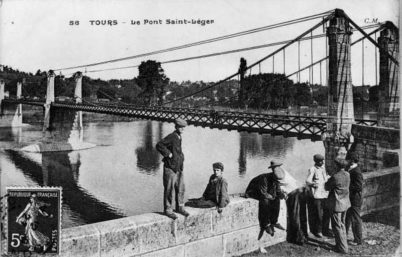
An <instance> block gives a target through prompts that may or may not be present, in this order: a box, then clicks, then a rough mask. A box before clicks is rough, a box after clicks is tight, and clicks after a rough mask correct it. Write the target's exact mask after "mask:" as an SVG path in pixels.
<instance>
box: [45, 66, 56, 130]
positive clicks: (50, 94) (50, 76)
mask: <svg viewBox="0 0 402 257" xmlns="http://www.w3.org/2000/svg"><path fill="white" fill-rule="evenodd" d="M55 77H56V75H55V74H54V72H53V71H52V70H50V71H49V72H48V73H47V87H46V101H45V105H44V107H45V118H44V120H43V131H46V130H49V129H50V126H51V121H50V108H51V105H52V103H53V102H54V78H55Z"/></svg>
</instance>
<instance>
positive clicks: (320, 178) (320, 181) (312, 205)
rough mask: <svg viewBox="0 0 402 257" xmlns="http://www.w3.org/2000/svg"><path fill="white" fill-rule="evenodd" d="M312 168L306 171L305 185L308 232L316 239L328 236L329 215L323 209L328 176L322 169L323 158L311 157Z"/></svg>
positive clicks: (323, 168)
mask: <svg viewBox="0 0 402 257" xmlns="http://www.w3.org/2000/svg"><path fill="white" fill-rule="evenodd" d="M313 160H314V166H313V167H311V168H310V169H309V170H308V176H307V179H306V185H307V186H308V188H309V189H310V193H311V194H310V198H309V199H308V201H307V202H308V203H307V206H308V219H309V226H310V232H311V233H313V235H314V236H316V237H318V238H322V237H323V235H322V233H323V232H324V234H327V235H328V234H329V221H330V214H329V211H328V208H326V207H325V202H326V199H327V198H328V191H327V190H325V188H324V187H325V182H327V181H328V178H329V176H328V174H327V172H326V170H325V167H324V156H322V155H321V154H316V155H314V157H313Z"/></svg>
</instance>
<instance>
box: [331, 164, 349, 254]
mask: <svg viewBox="0 0 402 257" xmlns="http://www.w3.org/2000/svg"><path fill="white" fill-rule="evenodd" d="M335 163H336V165H337V172H336V173H335V174H334V175H333V176H332V177H331V178H329V179H328V181H327V182H326V183H325V189H326V190H328V191H329V195H328V208H329V210H330V212H331V223H332V230H333V233H334V236H335V243H336V245H335V251H337V252H340V253H347V252H348V244H347V237H346V228H345V218H346V211H347V210H348V209H349V207H350V199H349V186H350V175H349V173H348V172H347V171H346V167H347V165H348V162H347V161H346V160H344V159H340V158H337V159H335Z"/></svg>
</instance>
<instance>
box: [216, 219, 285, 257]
mask: <svg viewBox="0 0 402 257" xmlns="http://www.w3.org/2000/svg"><path fill="white" fill-rule="evenodd" d="M259 232H260V227H259V226H258V225H257V226H253V227H249V228H245V229H241V230H237V231H234V232H231V233H227V234H224V235H223V242H224V245H225V253H224V256H233V255H236V256H237V255H241V254H244V253H248V252H252V251H254V250H257V249H258V248H259V247H260V244H261V245H262V246H264V247H267V246H270V245H274V244H277V243H280V242H283V241H284V240H285V239H286V233H285V232H284V231H278V230H276V232H275V236H273V237H272V236H270V235H267V234H266V233H265V234H264V236H263V237H262V238H261V240H260V242H259V241H258V240H257V236H258V234H259Z"/></svg>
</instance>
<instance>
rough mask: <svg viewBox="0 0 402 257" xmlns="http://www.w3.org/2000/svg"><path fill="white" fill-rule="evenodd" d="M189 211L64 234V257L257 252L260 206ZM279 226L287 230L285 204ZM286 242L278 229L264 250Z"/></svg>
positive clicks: (246, 203) (240, 202)
mask: <svg viewBox="0 0 402 257" xmlns="http://www.w3.org/2000/svg"><path fill="white" fill-rule="evenodd" d="M187 210H188V211H189V213H190V214H191V215H190V216H189V217H187V218H184V217H183V216H181V215H179V216H180V217H179V218H178V219H177V220H176V221H173V220H171V219H169V218H167V217H166V216H164V215H161V214H158V213H148V214H142V215H137V216H131V217H126V218H121V219H116V220H111V221H105V222H99V223H95V224H90V225H84V226H79V227H73V228H68V229H63V231H62V235H61V240H62V242H61V243H62V246H61V252H62V254H61V255H60V256H63V257H70V256H71V257H73V256H74V257H79V256H85V257H90V256H93V257H95V256H96V257H99V256H102V257H103V256H118V257H123V256H147V257H150V256H163V257H168V256H178V257H179V256H183V257H184V256H191V257H197V256H202V257H206V256H208V257H213V256H234V255H240V254H243V253H247V252H251V251H254V250H257V249H258V247H259V243H258V241H257V236H258V233H259V225H258V201H256V200H253V199H245V198H240V197H235V198H232V199H231V203H230V204H229V205H228V206H227V207H226V208H224V209H223V212H222V213H221V214H219V213H218V212H217V211H216V210H215V209H214V208H212V209H195V208H189V207H188V209H187ZM279 222H280V223H281V224H282V225H283V226H286V207H285V202H284V201H281V213H280V218H279ZM285 237H286V236H285V232H284V231H281V230H279V231H278V229H277V231H276V233H275V236H274V237H271V236H269V235H267V234H266V233H265V234H264V236H263V238H262V239H261V245H263V246H269V245H273V244H276V243H279V242H283V241H284V240H285ZM31 256H35V255H31ZM38 256H42V255H38Z"/></svg>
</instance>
